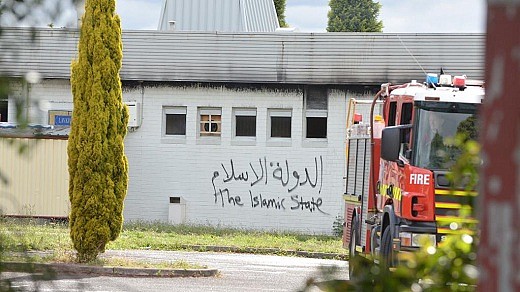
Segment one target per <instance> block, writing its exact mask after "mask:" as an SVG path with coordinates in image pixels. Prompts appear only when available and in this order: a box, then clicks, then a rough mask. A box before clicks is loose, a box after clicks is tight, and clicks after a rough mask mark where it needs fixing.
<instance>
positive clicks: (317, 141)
mask: <svg viewBox="0 0 520 292" xmlns="http://www.w3.org/2000/svg"><path fill="white" fill-rule="evenodd" d="M327 146H328V142H327V138H305V139H304V140H303V141H302V147H305V148H326V147H327Z"/></svg>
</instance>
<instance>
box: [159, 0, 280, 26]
mask: <svg viewBox="0 0 520 292" xmlns="http://www.w3.org/2000/svg"><path fill="white" fill-rule="evenodd" d="M173 22H174V23H173ZM277 28H279V25H278V17H277V15H276V9H275V6H274V2H273V0H164V3H163V6H162V10H161V16H160V19H159V27H158V30H163V31H164V30H175V31H218V32H274V31H275V30H276V29H277Z"/></svg>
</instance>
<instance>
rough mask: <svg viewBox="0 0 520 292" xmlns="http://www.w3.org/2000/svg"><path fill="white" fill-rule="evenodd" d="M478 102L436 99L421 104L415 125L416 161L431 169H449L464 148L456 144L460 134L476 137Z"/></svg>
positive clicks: (417, 164)
mask: <svg viewBox="0 0 520 292" xmlns="http://www.w3.org/2000/svg"><path fill="white" fill-rule="evenodd" d="M476 109H477V108H476V105H471V104H469V105H468V104H466V105H463V106H460V104H454V103H437V104H436V105H435V106H426V104H423V105H422V106H421V105H419V106H418V108H417V111H416V123H415V127H414V133H415V134H414V143H413V144H414V145H415V146H414V147H413V148H414V149H413V150H414V151H413V153H414V155H413V158H414V159H413V161H414V162H413V164H414V165H416V166H418V167H422V168H428V169H442V170H444V169H446V170H448V169H450V167H451V166H452V165H453V164H454V163H455V162H456V161H457V159H458V158H459V156H460V155H461V153H462V151H461V149H459V148H458V147H456V146H454V145H453V138H454V137H455V136H457V135H459V134H462V135H465V137H466V138H467V139H474V140H476V139H477V126H476V120H477V119H476Z"/></svg>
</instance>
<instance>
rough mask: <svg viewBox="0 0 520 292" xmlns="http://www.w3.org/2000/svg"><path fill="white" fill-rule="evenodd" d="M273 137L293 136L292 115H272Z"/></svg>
mask: <svg viewBox="0 0 520 292" xmlns="http://www.w3.org/2000/svg"><path fill="white" fill-rule="evenodd" d="M271 137H273V138H291V117H271Z"/></svg>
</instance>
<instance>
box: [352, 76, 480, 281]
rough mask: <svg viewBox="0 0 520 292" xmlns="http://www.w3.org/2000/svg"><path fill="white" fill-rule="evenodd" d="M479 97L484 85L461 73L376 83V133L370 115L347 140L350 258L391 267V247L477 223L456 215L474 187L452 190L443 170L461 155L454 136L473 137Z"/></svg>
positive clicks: (409, 247)
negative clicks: (380, 122)
mask: <svg viewBox="0 0 520 292" xmlns="http://www.w3.org/2000/svg"><path fill="white" fill-rule="evenodd" d="M483 98H484V87H483V83H482V82H478V81H473V80H468V79H467V78H466V77H465V76H456V77H452V76H450V75H440V76H439V78H438V77H437V75H436V74H428V75H427V78H426V82H424V83H418V82H416V81H412V82H410V83H406V84H402V85H396V86H392V85H389V84H385V85H383V86H382V89H381V91H380V92H379V93H378V95H377V96H376V97H375V98H374V102H376V100H381V99H382V100H383V102H382V109H381V111H382V116H383V119H384V122H385V124H384V129H382V132H380V131H381V130H379V129H378V127H376V126H375V124H374V122H373V120H374V117H373V116H374V114H373V113H372V114H371V127H370V129H371V130H370V131H369V132H367V133H365V135H349V137H348V138H347V169H346V172H347V175H346V180H347V181H346V192H345V194H344V198H345V222H346V224H345V229H344V237H343V245H344V246H345V247H348V248H349V253H350V256H351V257H353V256H354V255H356V254H363V255H370V256H372V257H374V258H378V259H379V258H380V259H382V260H383V261H385V263H386V264H388V265H392V264H394V263H395V260H396V259H395V253H396V252H399V251H413V250H415V249H417V248H418V247H419V246H420V244H421V242H424V241H425V240H427V241H429V242H431V243H433V244H438V243H440V242H441V241H442V240H443V238H444V236H445V235H446V234H449V233H451V232H453V230H454V229H457V226H456V225H457V224H460V225H467V224H475V223H476V220H475V219H473V218H460V216H459V214H458V210H459V209H461V208H462V207H464V206H469V205H471V204H470V200H471V199H472V198H473V197H474V196H476V192H474V191H467V190H465V189H463V188H461V189H458V190H454V189H453V188H454V186H453V185H452V183H451V182H450V180H449V179H448V173H449V171H450V169H451V167H452V166H453V165H454V163H455V162H456V161H457V159H458V157H459V156H460V155H461V153H462V150H461V149H460V148H459V147H457V146H456V145H454V143H453V142H454V137H456V136H457V135H463V137H465V138H466V139H476V136H477V127H476V120H477V119H476V114H477V112H478V109H479V106H480V104H481V103H482V100H483ZM374 108H375V106H374V105H372V109H374ZM356 126H357V125H353V127H356ZM349 133H357V134H359V131H356V130H354V129H349ZM360 143H361V144H360ZM359 145H365V149H368V150H365V151H360V149H363V148H362V147H361V148H360V146H359ZM454 224H455V225H454ZM352 268H354V267H352ZM351 271H352V269H351Z"/></svg>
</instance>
